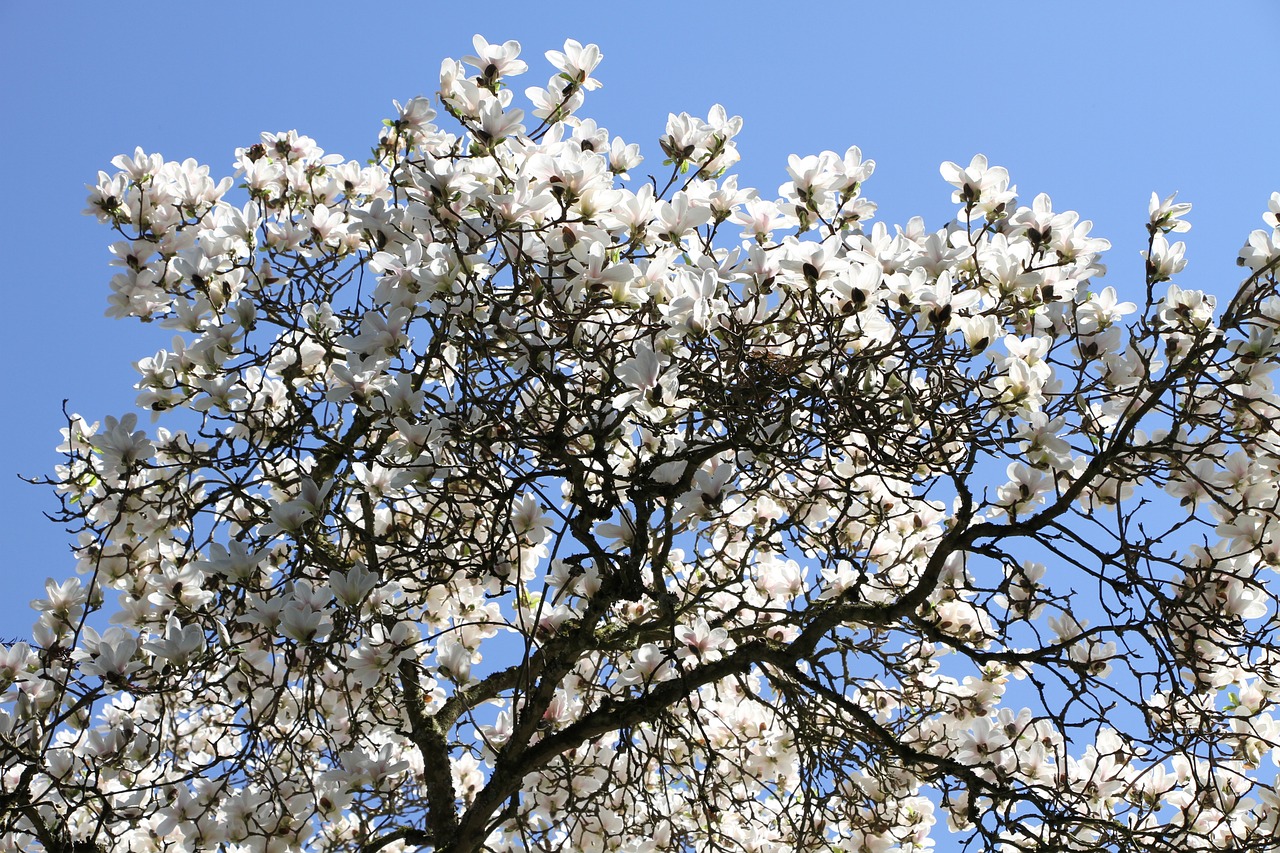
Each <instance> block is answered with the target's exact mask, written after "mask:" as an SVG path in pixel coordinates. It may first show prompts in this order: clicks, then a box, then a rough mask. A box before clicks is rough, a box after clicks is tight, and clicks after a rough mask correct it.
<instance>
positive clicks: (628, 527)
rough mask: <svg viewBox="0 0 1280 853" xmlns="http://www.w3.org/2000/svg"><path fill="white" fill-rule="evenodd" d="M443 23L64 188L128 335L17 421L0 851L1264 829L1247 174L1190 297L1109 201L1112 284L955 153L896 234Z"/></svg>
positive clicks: (639, 846)
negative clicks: (325, 146)
mask: <svg viewBox="0 0 1280 853" xmlns="http://www.w3.org/2000/svg"><path fill="white" fill-rule="evenodd" d="M475 50H476V54H475V55H474V56H469V57H466V58H465V59H464V60H463V61H462V62H456V61H453V60H447V61H446V62H445V63H444V65H443V67H442V69H441V75H440V89H439V97H438V100H437V101H435V102H434V104H435V106H433V101H431V100H428V99H424V98H417V99H414V100H411V101H409V102H408V103H406V104H403V105H401V104H396V115H395V117H394V118H392V119H390V120H388V121H387V122H386V126H385V129H384V130H383V132H382V134H381V136H380V138H379V140H378V143H377V146H376V147H375V148H374V152H373V158H372V160H370V161H369V162H368V163H360V162H356V161H348V160H344V159H343V158H341V157H338V156H335V155H331V154H326V153H325V152H324V151H323V150H321V149H320V148H319V147H318V146H317V145H316V143H315V141H313V140H312V139H310V138H308V137H306V136H300V135H298V134H297V133H296V132H292V131H291V132H288V133H274V134H273V133H268V134H263V136H262V138H261V141H260V142H258V143H255V144H253V145H251V146H248V147H246V148H243V149H241V150H239V151H237V152H236V162H235V170H236V176H235V178H227V179H223V180H220V181H215V180H214V179H213V178H212V177H210V175H209V170H208V168H207V167H204V166H200V165H198V164H196V163H194V162H193V161H186V162H183V163H176V162H169V161H165V160H164V159H163V158H162V157H160V156H159V155H155V154H146V153H143V152H142V151H138V152H137V153H136V154H135V155H134V156H132V157H128V156H121V157H118V158H116V160H115V161H114V165H115V166H116V168H117V169H118V170H119V171H118V172H116V173H115V174H108V173H105V172H104V173H102V174H101V175H100V177H99V180H98V182H97V184H96V185H95V186H93V187H92V188H91V193H90V198H89V207H88V212H89V213H91V214H92V215H94V216H96V217H97V218H98V219H99V220H100V221H101V222H102V223H104V224H106V225H108V226H109V227H111V228H113V229H114V230H115V231H116V232H117V234H118V235H119V242H117V243H116V244H115V245H114V246H113V247H112V253H113V255H114V257H115V260H114V261H113V262H112V263H113V264H114V265H116V266H117V267H119V271H118V273H117V274H116V275H115V276H114V278H113V279H112V281H111V290H112V293H111V296H110V300H109V308H108V314H110V315H112V316H119V317H126V316H128V317H137V318H139V319H141V320H143V321H148V322H156V323H159V324H160V325H162V326H164V327H167V328H171V329H173V330H174V332H175V337H174V339H173V344H172V348H171V349H168V350H165V351H161V352H158V353H156V354H155V355H153V356H151V357H149V358H144V359H142V360H141V361H139V362H138V363H137V369H138V372H139V375H140V379H139V381H138V385H137V389H138V392H139V393H138V401H137V402H138V407H139V409H140V410H142V411H143V412H149V413H151V416H152V420H153V423H154V425H153V428H152V429H150V430H147V429H144V428H143V427H141V426H140V424H139V421H138V418H137V415H136V414H126V415H124V416H123V417H120V418H119V419H117V418H112V417H108V418H105V419H104V420H103V421H102V422H101V423H92V424H91V423H89V422H87V421H86V420H85V419H82V418H80V417H72V418H71V419H70V421H69V423H68V426H67V429H66V430H65V434H64V443H63V445H62V447H61V448H60V450H61V452H62V453H63V454H64V456H65V464H64V465H63V466H62V467H60V469H59V470H58V472H57V476H56V478H55V479H54V480H51V481H50V482H51V483H52V484H53V485H54V486H55V488H56V490H57V493H58V495H59V496H60V498H61V501H62V507H63V516H64V517H63V521H65V522H66V523H68V524H70V525H73V526H74V527H76V528H77V529H78V530H79V535H80V539H79V547H78V555H79V564H78V571H79V576H78V577H74V578H71V579H70V580H67V581H65V582H62V583H56V582H54V581H50V582H49V584H48V588H47V594H46V596H45V597H44V598H42V599H40V600H39V601H37V602H35V607H36V609H37V610H38V611H39V619H38V621H37V623H36V624H35V626H34V629H33V633H32V638H31V642H30V643H28V642H21V643H16V644H12V645H8V646H6V647H3V648H0V851H15V853H16V851H40V850H43V851H44V853H63V852H64V851H75V853H84V851H102V853H107V851H122V852H123V851H130V853H152V851H166V852H167V851H173V853H180V851H181V852H183V853H186V852H188V851H189V853H194V851H214V850H217V851H226V853H250V851H253V853H259V851H263V853H277V851H281V852H282V851H295V850H307V851H332V853H337V852H338V851H349V853H356V851H361V853H374V851H383V852H384V853H398V851H412V850H439V851H451V852H452V851H459V853H461V851H473V850H479V849H486V850H494V851H499V850H501V851H507V850H510V851H517V850H535V849H557V850H559V849H574V850H584V851H603V850H608V851H635V853H640V851H651V850H688V849H695V848H696V849H704V848H705V849H725V848H734V849H743V850H753V851H755V850H758V851H774V850H801V849H802V850H817V849H839V850H858V851H887V850H899V851H903V853H909V852H910V851H923V850H927V849H929V848H930V847H931V846H932V844H933V843H934V839H935V838H936V837H937V835H938V834H939V833H946V832H948V831H952V832H957V833H961V834H962V835H963V837H965V838H967V839H969V840H970V841H971V842H973V843H974V844H976V845H978V846H979V847H980V848H982V849H1002V850H1008V851H1024V850H1031V849H1039V850H1081V851H1084V850H1115V849H1151V850H1161V851H1165V850H1167V851H1175V850H1177V851H1185V850H1201V849H1203V850H1209V849H1233V850H1243V849H1264V848H1265V849H1272V848H1271V846H1269V845H1273V844H1274V842H1273V839H1274V838H1275V837H1276V834H1277V833H1278V832H1280V794H1278V793H1277V790H1276V788H1275V785H1274V784H1273V783H1272V782H1271V781H1270V779H1271V778H1272V776H1273V774H1271V775H1268V774H1267V773H1263V772H1257V771H1256V768H1257V766H1258V765H1259V763H1260V761H1261V760H1262V759H1263V758H1264V757H1266V756H1271V757H1273V758H1274V757H1276V756H1277V755H1280V753H1278V752H1277V749H1280V728H1278V723H1277V721H1276V720H1275V719H1274V716H1273V714H1274V708H1275V705H1276V703H1277V702H1280V646H1277V644H1276V640H1277V638H1276V627H1275V624H1276V623H1275V619H1276V617H1277V599H1276V597H1275V595H1274V593H1273V592H1272V590H1271V587H1270V586H1269V584H1270V583H1271V581H1270V579H1269V573H1270V571H1271V570H1272V569H1273V568H1274V567H1275V566H1277V565H1280V536H1278V535H1277V529H1276V528H1277V524H1280V520H1278V519H1280V515H1277V510H1276V503H1277V486H1276V483H1277V477H1278V476H1280V434H1278V433H1277V431H1276V423H1277V422H1276V416H1277V415H1280V410H1278V408H1277V407H1278V406H1280V398H1278V397H1277V394H1276V391H1275V388H1274V386H1273V383H1272V380H1271V378H1270V376H1269V374H1270V372H1271V370H1272V368H1273V367H1274V365H1275V364H1276V363H1277V358H1276V357H1277V353H1280V343H1277V342H1276V330H1277V327H1280V295H1277V291H1276V276H1275V270H1276V268H1277V266H1278V265H1280V231H1277V230H1275V229H1276V226H1277V216H1280V194H1276V195H1273V196H1272V199H1271V209H1270V212H1269V213H1268V214H1267V215H1266V219H1267V225H1268V226H1270V227H1271V228H1272V230H1271V231H1258V232H1255V234H1254V235H1253V236H1251V237H1250V239H1249V242H1248V244H1247V245H1246V247H1245V249H1244V251H1243V252H1242V254H1241V257H1240V261H1241V264H1242V265H1243V266H1244V267H1246V268H1247V270H1248V273H1249V275H1248V278H1247V280H1246V281H1245V283H1244V285H1243V286H1242V287H1241V289H1240V290H1239V292H1238V293H1237V295H1236V296H1235V297H1234V298H1233V299H1232V300H1231V301H1230V304H1229V305H1227V306H1226V307H1225V308H1223V309H1221V310H1219V308H1218V306H1217V305H1216V304H1215V300H1214V299H1213V297H1211V296H1209V295H1206V294H1203V293H1199V292H1196V291H1190V290H1183V289H1182V288H1180V287H1179V286H1178V285H1177V284H1174V283H1173V281H1172V279H1173V278H1174V277H1175V276H1177V275H1178V274H1179V272H1180V271H1181V270H1182V268H1183V266H1184V265H1185V260H1184V258H1183V244H1181V243H1172V244H1171V243H1170V242H1169V240H1168V235H1169V234H1172V233H1175V232H1180V231H1184V230H1186V229H1187V228H1188V227H1189V226H1188V225H1187V223H1186V220H1185V219H1184V218H1183V217H1184V216H1185V214H1186V213H1187V211H1188V210H1189V205H1186V204H1181V203H1175V202H1174V200H1173V199H1172V198H1168V199H1164V200H1163V201H1161V200H1160V199H1159V198H1157V197H1153V199H1152V206H1151V216H1150V221H1149V225H1148V232H1149V235H1150V240H1149V245H1148V250H1147V252H1146V281H1145V286H1146V295H1145V299H1144V300H1143V301H1142V303H1141V308H1140V307H1139V305H1138V304H1137V303H1135V302H1129V301H1122V299H1121V297H1120V296H1119V295H1118V294H1117V291H1116V290H1115V289H1114V288H1112V287H1105V288H1101V289H1100V288H1098V287H1097V286H1096V284H1095V280H1096V279H1098V278H1100V277H1101V276H1102V275H1103V274H1104V272H1105V269H1104V267H1103V265H1102V263H1101V261H1100V258H1101V253H1102V252H1103V251H1105V250H1106V249H1107V248H1108V247H1109V244H1108V243H1107V241H1105V240H1102V239H1099V238H1097V237H1094V236H1091V224H1090V223H1089V222H1088V221H1087V220H1082V219H1080V217H1079V216H1077V215H1076V214H1075V213H1071V212H1060V211H1055V210H1054V208H1053V204H1052V201H1051V199H1050V198H1049V197H1048V196H1046V195H1039V196H1037V197H1035V199H1034V200H1033V201H1032V203H1031V204H1030V206H1024V205H1021V204H1020V203H1019V198H1018V196H1017V191H1016V188H1015V187H1014V186H1013V185H1012V184H1011V183H1010V178H1009V175H1008V173H1007V172H1006V171H1005V170H1004V169H1001V168H998V167H992V166H990V165H989V164H988V163H987V161H986V159H985V158H983V157H981V156H978V157H974V158H973V160H972V161H971V162H970V163H969V164H968V165H967V166H963V167H962V166H959V165H957V164H955V163H947V164H944V165H943V167H942V177H943V178H944V179H945V180H946V181H947V182H948V183H949V184H950V185H951V186H952V187H953V189H954V192H953V193H952V200H953V202H954V203H955V204H957V205H958V207H957V210H956V216H955V218H954V220H953V221H951V222H949V223H947V224H946V225H945V226H943V227H941V228H938V229H935V230H929V229H928V228H926V226H925V224H924V222H923V221H922V220H920V219H912V220H911V221H910V222H908V223H907V224H906V225H905V226H899V227H893V228H890V227H888V226H886V225H884V224H881V223H878V222H876V223H873V221H872V220H873V218H874V214H875V210H876V208H875V205H874V204H873V203H871V202H870V201H868V200H867V199H866V198H865V197H864V196H863V194H862V193H863V185H864V182H865V181H866V180H867V179H868V178H869V177H870V176H871V174H872V171H873V169H874V163H873V162H872V161H871V160H867V159H865V158H863V156H862V154H861V152H860V151H859V150H858V149H857V148H851V149H849V150H848V151H846V152H845V153H843V154H840V153H835V152H830V151H827V152H822V153H821V154H818V155H813V156H806V157H800V156H794V157H792V158H791V159H790V161H789V163H788V165H787V177H788V178H789V180H787V181H786V182H785V183H783V184H782V186H781V187H780V188H779V190H778V193H777V195H776V196H774V197H771V196H770V195H762V194H761V193H760V192H759V191H758V190H755V189H751V188H747V187H740V186H739V185H738V181H737V178H736V177H735V176H733V175H729V174H727V170H729V169H730V168H732V167H733V166H734V164H735V163H736V162H737V160H738V153H737V150H736V147H735V144H734V137H735V135H736V134H737V133H738V132H739V130H740V129H741V120H740V119H739V118H737V117H731V116H729V115H728V114H727V113H726V112H725V110H724V109H722V108H720V107H715V108H713V109H712V110H711V111H710V113H709V114H708V115H707V116H706V118H705V119H703V118H699V117H696V116H692V115H688V114H680V115H672V116H671V117H670V119H669V121H668V123H667V127H666V131H665V133H664V135H663V136H662V138H661V139H660V140H659V149H660V151H661V154H662V165H661V168H656V167H655V168H654V171H655V172H661V173H662V174H663V175H664V176H665V177H660V178H651V179H650V180H648V181H642V180H639V179H638V172H637V170H638V169H639V168H641V166H642V164H645V163H646V161H645V159H644V158H643V157H642V155H641V153H640V148H639V146H638V145H636V144H632V143H627V142H625V141H624V140H622V139H619V138H617V137H611V136H610V135H609V133H608V132H607V131H606V130H605V129H603V128H600V127H598V126H597V125H596V124H595V122H593V121H592V120H591V119H588V118H583V117H580V116H579V114H578V113H579V110H580V109H581V107H582V104H583V101H584V96H585V94H586V93H587V92H588V91H591V90H593V89H595V88H597V87H598V86H599V82H598V81H597V80H595V78H593V77H592V74H593V73H594V71H595V68H596V65H597V64H598V62H599V60H600V56H601V54H600V51H599V50H598V49H597V48H596V47H595V46H593V45H587V46H583V45H581V44H579V43H577V42H575V41H568V42H566V44H565V45H564V49H563V50H562V51H549V52H548V53H547V58H548V60H549V61H550V62H551V64H552V65H553V66H554V69H555V73H554V75H553V76H552V77H551V78H550V80H549V82H548V83H547V85H546V86H545V87H544V88H531V89H528V90H527V91H526V93H525V94H526V96H527V100H528V105H527V106H528V107H529V108H528V109H527V110H525V109H520V108H517V107H515V106H514V103H515V101H516V97H515V95H514V91H513V89H512V88H511V85H510V81H511V80H512V78H514V77H515V76H516V75H518V74H521V73H523V72H525V71H526V70H527V66H526V64H525V62H524V61H522V60H521V59H520V58H519V57H520V46H519V45H518V44H517V43H515V42H506V43H505V44H500V45H499V44H489V43H488V42H487V41H485V40H484V39H482V38H480V37H477V38H476V40H475ZM437 106H438V107H439V108H440V109H441V110H442V111H443V112H444V113H446V114H447V117H448V120H449V122H450V125H449V126H450V127H452V128H453V130H446V129H444V128H442V127H441V126H439V125H437V124H436V123H435V122H436V119H437V110H436V107H437ZM237 185H238V186H239V187H240V188H241V189H242V190H243V191H244V193H245V195H244V196H243V197H242V198H240V199H239V200H238V202H237V203H233V202H232V201H231V200H230V196H231V195H232V193H233V187H234V186H237ZM1135 298H1136V297H1135ZM1182 543H1186V544H1185V545H1183V544H1182ZM1077 589H1078V590H1081V592H1075V591H1074V590H1077ZM1086 616H1087V617H1089V619H1088V620H1086V618H1085V617H1086ZM96 617H101V618H96ZM948 827H949V830H948Z"/></svg>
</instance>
